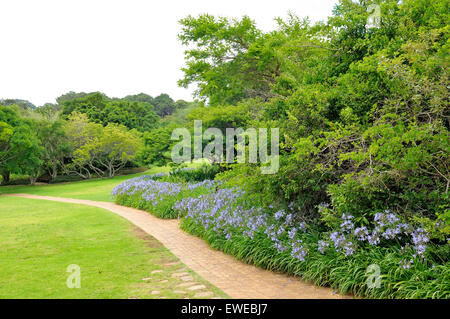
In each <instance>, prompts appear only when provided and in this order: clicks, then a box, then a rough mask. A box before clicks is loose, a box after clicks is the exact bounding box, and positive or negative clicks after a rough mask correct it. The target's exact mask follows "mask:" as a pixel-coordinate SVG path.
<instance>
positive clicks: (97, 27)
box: [0, 0, 337, 105]
mask: <svg viewBox="0 0 450 319" xmlns="http://www.w3.org/2000/svg"><path fill="white" fill-rule="evenodd" d="M336 2H337V1H336V0H297V1H294V0H269V1H267V0H259V1H248V0H226V1H224V0H221V1H217V0H185V1H182V0H177V1H175V0H166V1H163V0H161V1H150V0H147V1H144V0H39V1H36V0H0V98H20V99H26V100H29V101H31V102H32V103H34V104H36V105H42V104H44V103H46V102H51V103H54V102H55V98H56V97H58V96H59V95H61V94H63V93H67V92H69V91H75V92H80V91H84V92H92V91H101V92H103V93H105V94H107V95H108V96H111V97H123V96H125V95H128V94H136V93H140V92H144V93H147V94H150V95H152V96H156V95H159V94H160V93H168V94H169V95H170V96H171V97H172V98H174V99H185V100H192V97H191V93H192V89H183V88H179V87H177V84H176V82H177V80H178V79H180V78H181V77H182V72H181V71H180V68H181V67H182V66H183V64H184V58H183V51H184V48H183V46H182V45H181V43H180V42H179V41H178V40H177V34H178V32H179V30H180V27H179V25H178V20H179V19H181V18H183V17H185V16H187V15H189V14H192V15H198V14H200V13H210V14H214V15H222V16H230V17H240V16H242V15H245V14H246V15H249V16H250V17H251V18H252V19H253V20H255V21H256V23H257V25H258V27H259V28H261V29H263V30H265V31H268V30H272V29H274V28H275V23H274V21H273V18H274V17H277V16H281V17H286V15H287V12H288V11H289V10H290V11H292V12H294V13H296V14H297V15H298V16H300V17H306V16H309V17H310V19H311V20H312V21H319V20H325V19H326V17H328V16H330V15H331V10H332V8H333V6H334V4H335V3H336Z"/></svg>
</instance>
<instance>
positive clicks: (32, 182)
mask: <svg viewBox="0 0 450 319" xmlns="http://www.w3.org/2000/svg"><path fill="white" fill-rule="evenodd" d="M37 179H38V177H37V176H33V175H30V184H31V185H34V184H36V180H37Z"/></svg>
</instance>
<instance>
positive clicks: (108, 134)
mask: <svg viewBox="0 0 450 319" xmlns="http://www.w3.org/2000/svg"><path fill="white" fill-rule="evenodd" d="M56 100H57V103H56V104H50V103H48V104H45V105H43V106H41V107H36V106H34V105H33V104H32V103H30V102H28V101H25V100H19V99H8V100H0V174H1V176H2V184H8V183H9V182H10V179H11V174H20V175H28V176H29V179H30V183H31V184H34V183H35V182H36V181H37V180H38V179H39V178H40V179H42V180H45V181H53V180H55V178H56V177H57V176H58V175H64V176H78V177H80V178H83V179H88V178H91V177H93V176H100V177H103V176H109V177H111V176H114V175H115V174H116V173H117V171H118V170H120V169H121V168H123V167H125V166H131V167H133V166H140V165H147V164H153V162H155V159H158V158H159V156H158V153H153V152H159V151H160V148H157V147H156V148H155V147H154V146H153V147H148V141H149V139H151V138H150V137H151V136H153V135H156V136H158V134H159V132H161V131H162V130H164V129H163V128H164V127H167V126H168V125H170V124H171V123H172V122H173V123H180V122H183V121H184V115H185V113H186V111H187V110H189V109H191V108H193V107H195V106H196V105H197V104H196V103H193V102H186V101H183V100H178V101H174V100H173V99H172V98H170V96H169V95H167V94H161V95H159V96H157V97H155V98H153V97H151V96H149V95H147V94H144V93H141V94H137V95H130V96H126V97H124V98H121V99H119V98H109V97H108V96H106V95H105V94H102V93H100V92H94V93H75V92H69V93H67V94H64V95H62V96H60V97H58V98H57V99H56ZM164 142H165V143H166V144H168V143H170V141H169V140H168V139H166V140H165V141H164ZM160 143H161V141H160ZM149 159H150V160H149ZM160 162H161V161H160Z"/></svg>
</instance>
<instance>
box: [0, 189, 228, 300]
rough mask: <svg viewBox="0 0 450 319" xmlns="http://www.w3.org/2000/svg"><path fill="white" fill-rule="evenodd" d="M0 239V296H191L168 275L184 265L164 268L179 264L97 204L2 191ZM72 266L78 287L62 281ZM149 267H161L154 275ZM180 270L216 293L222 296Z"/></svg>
mask: <svg viewBox="0 0 450 319" xmlns="http://www.w3.org/2000/svg"><path fill="white" fill-rule="evenodd" d="M82 184H84V183H82ZM58 186H60V185H58ZM52 190H53V189H52ZM52 194H53V193H52ZM55 195H58V196H60V194H55ZM0 242H1V249H0V298H160V297H165V298H183V297H191V298H192V297H193V295H194V292H188V291H186V294H179V293H174V291H175V290H177V289H178V290H180V288H176V285H177V284H179V283H180V281H179V279H177V278H172V277H171V274H172V273H174V272H175V271H176V270H177V269H179V268H181V267H184V266H183V265H182V264H181V263H179V264H177V265H173V266H164V264H166V263H172V262H177V261H178V260H177V258H176V257H175V256H174V255H172V254H171V253H170V252H169V251H168V250H167V249H166V248H165V247H163V246H162V245H161V244H160V243H159V242H158V241H157V240H155V239H154V238H152V237H150V236H147V235H146V234H144V233H143V232H142V231H138V230H137V228H135V227H134V226H133V225H132V224H131V223H129V222H128V221H126V220H125V219H123V218H121V217H119V216H117V215H114V214H112V213H111V212H108V211H107V210H103V209H100V208H94V207H90V206H84V205H75V204H69V203H58V202H51V201H44V200H34V199H25V198H20V199H19V198H14V197H5V196H0ZM71 264H76V265H79V266H80V269H81V288H79V289H77V288H72V289H70V288H68V287H67V285H66V280H67V277H68V276H69V275H70V273H67V267H68V266H69V265H71ZM154 270H162V272H160V273H157V274H153V275H152V274H151V272H152V271H154ZM185 271H186V272H188V273H189V274H190V275H191V276H193V277H194V280H195V281H197V282H199V283H202V284H203V285H205V286H207V287H208V289H209V290H210V291H213V292H214V293H215V296H219V297H227V296H226V295H224V294H223V293H222V292H220V291H219V290H217V289H216V288H214V287H213V286H211V284H209V283H208V282H205V281H204V280H202V279H201V278H200V277H198V276H197V275H196V274H195V273H193V272H192V271H190V270H185ZM149 277H150V279H148V280H145V281H143V280H142V279H143V278H149ZM166 280H167V281H166ZM152 291H159V292H160V293H158V294H151V292H152Z"/></svg>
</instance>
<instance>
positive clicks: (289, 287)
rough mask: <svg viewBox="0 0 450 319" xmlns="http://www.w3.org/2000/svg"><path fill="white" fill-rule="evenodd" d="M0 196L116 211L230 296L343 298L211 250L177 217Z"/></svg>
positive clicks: (111, 205) (100, 204) (93, 203)
mask: <svg viewBox="0 0 450 319" xmlns="http://www.w3.org/2000/svg"><path fill="white" fill-rule="evenodd" d="M3 196H16V197H26V198H32V199H45V200H52V201H58V202H67V203H74V204H84V205H90V206H96V207H100V208H104V209H107V210H109V211H111V212H113V213H116V214H118V215H120V216H122V217H123V218H126V219H127V220H129V221H130V222H132V223H133V224H135V225H136V226H138V227H139V228H141V229H142V230H144V231H145V232H146V233H148V234H150V235H151V236H153V237H154V238H156V239H157V240H159V241H160V242H161V243H162V244H163V245H164V246H165V247H166V248H168V249H169V250H170V251H171V252H172V253H173V254H174V255H175V256H177V257H178V258H179V259H180V260H181V261H182V262H183V263H184V264H185V265H186V266H188V267H189V268H191V269H192V270H193V271H194V272H196V273H197V274H199V275H200V276H202V277H203V278H204V279H206V280H207V281H209V282H210V283H212V284H213V285H215V286H216V287H217V288H219V289H221V290H222V291H223V292H225V293H226V294H227V295H229V296H230V297H231V298H258V299H259V298H270V299H277V298H286V299H300V298H320V299H322V298H334V299H335V298H346V297H345V296H341V295H338V294H333V291H332V290H331V289H330V288H323V287H317V286H314V285H313V284H310V283H307V282H304V281H301V280H299V279H298V278H295V277H289V276H286V275H284V274H277V273H274V272H270V271H267V270H263V269H261V268H258V267H255V266H252V265H249V264H246V263H243V262H241V261H239V260H236V259H235V258H233V257H232V256H230V255H226V254H224V253H222V252H220V251H217V250H213V249H212V248H210V247H209V245H208V244H207V243H206V242H204V241H203V240H202V239H200V238H197V237H195V236H191V235H189V234H187V233H186V232H184V231H182V230H181V229H180V228H179V227H178V223H179V221H178V220H167V219H159V218H156V217H154V216H153V215H151V214H149V213H148V212H144V211H141V210H138V209H134V208H130V207H124V206H120V205H116V204H114V203H108V202H97V201H90V200H81V199H70V198H61V197H53V196H38V195H29V194H10V195H3Z"/></svg>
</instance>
